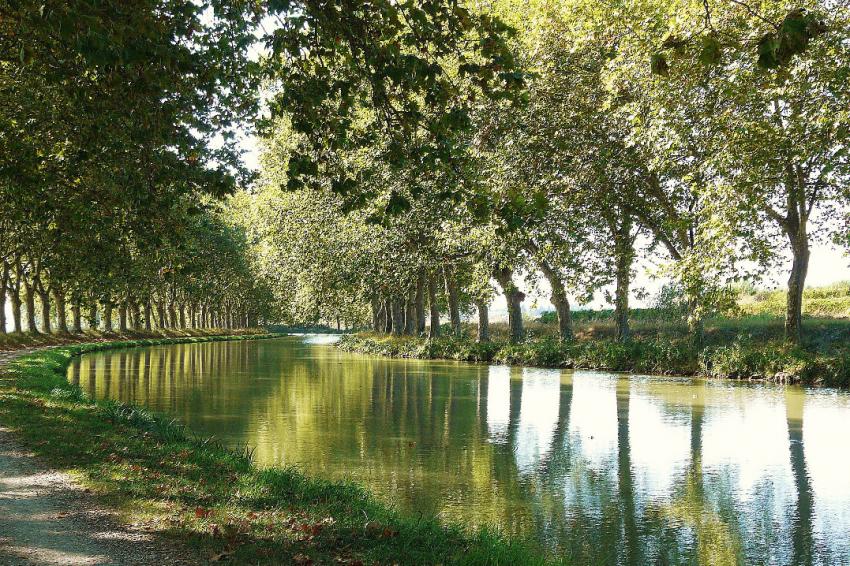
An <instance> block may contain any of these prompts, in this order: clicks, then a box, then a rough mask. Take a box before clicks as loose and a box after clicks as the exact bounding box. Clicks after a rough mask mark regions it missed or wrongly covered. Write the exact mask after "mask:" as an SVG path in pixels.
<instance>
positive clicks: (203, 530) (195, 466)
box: [0, 335, 546, 565]
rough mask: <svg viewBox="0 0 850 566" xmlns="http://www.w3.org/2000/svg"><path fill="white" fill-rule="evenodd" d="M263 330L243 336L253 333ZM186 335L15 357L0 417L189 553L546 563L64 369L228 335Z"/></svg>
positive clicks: (323, 560) (0, 392)
mask: <svg viewBox="0 0 850 566" xmlns="http://www.w3.org/2000/svg"><path fill="white" fill-rule="evenodd" d="M267 336H268V335H261V336H256V335H254V336H241V337H236V339H255V338H263V337H267ZM224 339H228V338H227V337H186V338H176V339H156V340H132V341H125V342H115V343H94V344H92V343H89V344H78V345H68V346H62V347H58V348H51V349H47V350H42V351H38V352H34V353H30V354H27V355H24V356H22V357H20V358H17V359H15V360H13V361H12V362H10V363H9V364H8V365H7V366H6V368H5V375H3V376H2V379H0V421H2V422H3V423H4V424H5V425H6V426H9V427H11V428H13V429H14V430H15V431H16V433H17V435H18V437H19V438H20V439H21V440H22V442H24V443H25V444H26V445H27V446H28V447H29V448H30V449H32V450H33V451H34V452H35V453H36V454H37V455H38V456H39V457H41V458H42V459H44V460H45V461H46V462H48V463H49V464H50V465H51V466H54V467H56V468H57V469H62V470H67V471H69V472H71V473H72V474H73V475H74V476H75V477H76V478H77V479H78V480H79V481H80V483H81V484H82V485H83V486H84V487H86V488H89V489H91V490H92V492H93V493H95V494H96V496H98V497H100V498H101V499H102V500H103V501H104V503H106V504H108V505H111V506H113V507H116V508H119V509H121V510H122V514H123V518H124V519H125V520H126V521H128V522H133V523H139V524H141V525H143V527H145V528H148V529H151V530H153V531H155V532H158V533H160V534H162V535H164V536H168V537H174V538H176V539H179V540H180V541H182V542H183V543H184V544H185V545H186V548H187V549H188V550H189V551H190V552H191V554H196V555H198V556H199V557H201V558H203V559H210V560H213V559H215V560H219V559H220V560H224V561H231V562H233V563H250V564H256V563H266V564H349V565H356V564H470V565H498V564H544V563H546V561H545V559H544V558H543V557H542V556H541V555H540V554H539V553H537V552H536V551H534V550H532V549H531V547H530V546H527V545H525V544H522V543H519V542H516V541H513V542H512V541H511V540H508V539H506V538H504V537H502V536H501V535H499V534H498V533H495V532H492V531H487V530H475V531H472V530H468V529H466V528H464V527H463V526H459V525H446V524H442V523H440V522H439V521H438V520H436V519H434V518H429V517H410V516H404V515H401V514H399V513H398V512H397V511H395V510H394V509H393V508H392V507H390V506H388V505H386V504H384V503H382V502H380V501H378V500H376V499H375V498H374V497H373V496H371V495H370V494H369V493H367V492H366V491H365V490H364V489H362V488H360V487H358V486H357V485H353V484H350V483H344V482H328V481H324V480H321V479H315V478H311V477H307V476H305V475H304V474H302V473H301V472H299V471H297V470H295V469H292V468H270V469H260V468H258V467H257V466H255V465H254V464H253V463H252V461H251V454H250V450H243V451H233V450H229V449H228V448H227V447H224V446H222V445H220V444H218V443H216V442H215V441H212V440H210V439H203V438H199V437H195V436H194V435H192V433H191V432H189V431H187V430H185V429H184V428H182V427H181V426H179V425H178V424H176V423H174V422H173V421H170V420H169V419H167V418H163V417H160V416H157V415H152V414H150V413H148V412H147V411H145V410H144V409H142V408H139V407H135V406H131V405H123V404H116V403H113V402H103V401H95V400H92V399H88V398H87V397H86V396H85V395H84V394H83V392H82V391H81V390H80V389H79V388H78V387H76V386H74V385H72V384H71V383H69V382H68V380H67V379H66V377H65V372H66V369H67V366H68V364H69V362H70V360H71V359H72V358H73V357H74V356H76V355H79V354H82V353H85V352H92V351H96V350H101V349H106V348H123V347H129V346H147V345H152V344H163V343H175V342H197V341H204V340H224Z"/></svg>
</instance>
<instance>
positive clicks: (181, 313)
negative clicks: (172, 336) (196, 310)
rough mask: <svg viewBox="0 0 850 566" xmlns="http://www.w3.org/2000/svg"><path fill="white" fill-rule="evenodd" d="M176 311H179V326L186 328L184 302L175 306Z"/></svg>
mask: <svg viewBox="0 0 850 566" xmlns="http://www.w3.org/2000/svg"><path fill="white" fill-rule="evenodd" d="M177 312H178V313H179V317H180V328H184V329H185V328H186V304H185V303H180V304H179V305H178V306H177Z"/></svg>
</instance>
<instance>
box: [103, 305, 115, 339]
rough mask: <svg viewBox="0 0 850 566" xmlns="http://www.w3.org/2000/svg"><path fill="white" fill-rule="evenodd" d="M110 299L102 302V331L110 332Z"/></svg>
mask: <svg viewBox="0 0 850 566" xmlns="http://www.w3.org/2000/svg"><path fill="white" fill-rule="evenodd" d="M112 330H113V328H112V301H104V303H103V331H104V332H112Z"/></svg>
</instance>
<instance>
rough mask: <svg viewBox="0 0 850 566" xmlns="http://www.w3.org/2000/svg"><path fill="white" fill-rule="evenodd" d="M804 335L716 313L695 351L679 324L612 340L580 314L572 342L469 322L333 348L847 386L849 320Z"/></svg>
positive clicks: (347, 341)
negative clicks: (483, 337)
mask: <svg viewBox="0 0 850 566" xmlns="http://www.w3.org/2000/svg"><path fill="white" fill-rule="evenodd" d="M804 328H805V333H806V336H807V340H806V341H805V343H804V345H802V346H792V345H789V344H787V343H786V342H785V341H784V340H783V339H782V335H783V327H782V320H781V319H778V318H771V317H747V318H734V319H733V318H720V319H714V320H710V321H708V322H707V324H706V331H705V343H704V347H703V348H701V349H698V348H695V347H694V346H693V344H692V343H691V341H690V340H689V339H688V338H687V336H686V329H685V327H684V324H683V323H681V322H678V321H663V320H652V319H649V320H638V321H637V322H636V323H635V324H634V325H633V339H632V340H630V341H629V342H626V343H620V342H617V341H616V340H615V339H614V325H613V323H612V322H610V321H607V320H604V319H600V320H594V319H587V320H584V321H579V322H577V323H576V325H575V330H576V339H575V340H573V341H571V342H562V341H560V340H558V338H557V327H556V326H555V325H553V324H544V323H540V322H534V323H531V324H529V325H528V338H527V339H526V340H525V341H524V342H523V343H521V344H509V343H508V341H507V329H506V328H505V325H504V324H494V325H492V329H491V334H492V336H493V341H492V342H490V343H486V344H478V343H476V342H475V341H474V340H473V339H472V338H471V337H472V336H474V335H475V329H474V327H472V326H468V325H467V326H465V328H464V331H463V337H462V338H459V339H456V338H452V337H441V338H439V339H436V340H428V339H425V338H416V337H392V336H387V335H383V334H370V333H360V334H357V335H350V336H344V337H343V338H342V339H341V341H340V342H339V344H338V345H339V347H340V348H342V349H344V350H347V351H352V352H361V353H367V354H375V355H384V356H391V357H404V358H422V359H453V360H461V361H471V362H493V363H502V364H513V365H530V366H538V367H558V368H574V369H604V370H611V371H627V372H634V373H656V374H679V375H702V376H707V377H715V378H731V379H747V380H750V379H758V380H767V381H775V382H782V383H802V384H805V385H810V386H825V387H850V346H848V345H850V321H845V320H834V319H807V320H806V321H805V323H804Z"/></svg>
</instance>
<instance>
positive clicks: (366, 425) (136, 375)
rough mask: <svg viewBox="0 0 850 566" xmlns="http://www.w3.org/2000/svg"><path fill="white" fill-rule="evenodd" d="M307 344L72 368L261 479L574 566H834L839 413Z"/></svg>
mask: <svg viewBox="0 0 850 566" xmlns="http://www.w3.org/2000/svg"><path fill="white" fill-rule="evenodd" d="M327 341H328V340H327V339H326V338H322V337H316V338H304V337H288V338H282V339H275V340H258V341H239V342H210V343H202V344H180V345H171V346H156V347H150V348H142V349H128V350H109V351H105V352H101V353H93V354H87V355H85V356H83V357H81V358H79V359H77V360H75V361H74V363H73V364H72V365H71V367H70V368H69V370H68V376H69V379H71V380H72V381H73V382H75V383H78V384H79V385H80V386H81V387H82V388H83V390H85V391H86V392H87V393H89V394H90V395H92V396H94V397H98V398H111V399H116V400H120V401H125V402H135V403H138V404H142V405H145V406H147V407H149V408H151V409H153V410H155V411H160V412H163V413H167V414H170V415H173V416H176V417H178V418H179V419H180V420H181V421H182V422H183V423H185V424H187V425H188V426H189V427H190V428H192V429H193V430H195V431H197V432H199V433H204V434H208V435H209V434H212V435H215V436H216V437H218V438H219V439H221V440H223V441H224V442H226V443H228V444H230V445H233V446H239V445H244V444H246V443H247V444H249V445H250V446H253V447H256V452H255V457H256V459H257V461H258V462H259V463H260V464H267V465H274V464H287V465H296V466H298V467H299V468H301V469H303V470H304V471H306V472H307V473H309V474H315V475H320V476H323V477H328V478H349V479H354V480H355V481H358V482H360V483H362V484H365V485H367V486H368V487H369V488H370V489H371V490H372V491H374V492H375V493H376V494H378V496H380V497H382V498H383V499H385V500H386V501H389V502H392V503H394V504H396V505H398V506H399V507H401V508H402V509H404V510H407V511H409V512H412V513H416V514H420V513H421V514H424V515H439V516H440V517H443V518H445V519H448V520H453V521H463V522H466V523H471V524H475V525H482V524H488V525H497V526H498V527H499V528H500V529H502V530H503V531H504V532H506V533H510V534H515V535H519V536H525V537H530V538H531V539H533V540H534V541H536V542H537V543H539V544H540V545H541V546H542V547H543V548H545V549H546V550H547V551H549V552H551V553H555V554H559V555H567V556H570V557H572V558H573V560H574V561H575V562H576V563H586V564H741V563H747V564H850V434H848V425H850V395H848V394H846V393H843V392H842V393H839V392H835V391H804V390H802V389H798V388H781V387H775V386H760V385H740V384H732V383H729V382H706V381H702V380H694V379H686V378H669V377H642V376H625V375H620V374H613V373H602V372H587V371H576V372H573V371H562V370H549V369H535V368H518V367H506V366H486V365H473V364H463V363H453V362H441V361H419V360H390V359H385V358H376V357H369V356H361V355H353V354H346V353H343V352H340V351H339V350H337V349H335V348H333V347H332V346H330V345H328V344H327V343H326V342H327Z"/></svg>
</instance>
